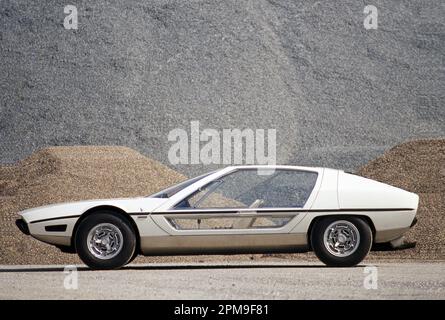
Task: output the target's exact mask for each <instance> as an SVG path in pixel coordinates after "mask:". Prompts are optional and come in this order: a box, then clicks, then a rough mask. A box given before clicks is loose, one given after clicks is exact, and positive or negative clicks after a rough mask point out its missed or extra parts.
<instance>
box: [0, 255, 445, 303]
mask: <svg viewBox="0 0 445 320" xmlns="http://www.w3.org/2000/svg"><path fill="white" fill-rule="evenodd" d="M76 278H77V280H76ZM76 284H77V288H76ZM0 288H1V289H0V298H1V299H252V300H255V299H340V300H349V299H445V262H421V263H420V262H405V263H393V262H391V263H390V262H388V263H386V262H375V263H372V261H368V262H366V261H365V263H363V264H361V265H359V266H357V267H354V268H328V267H325V266H324V265H322V264H320V263H310V262H304V263H282V262H268V263H257V262H252V263H244V262H243V263H201V264H196V263H191V264H176V263H174V264H171V263H168V264H132V265H129V266H127V267H125V268H123V269H121V270H113V271H91V270H89V269H88V268H86V267H85V266H80V265H79V266H77V273H75V272H73V271H72V269H66V270H65V266H61V265H51V266H49V265H45V266H12V265H8V266H6V265H2V266H0Z"/></svg>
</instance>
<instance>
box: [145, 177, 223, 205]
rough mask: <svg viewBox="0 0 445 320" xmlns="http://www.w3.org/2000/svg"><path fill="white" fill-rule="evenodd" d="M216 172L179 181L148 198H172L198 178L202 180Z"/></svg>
mask: <svg viewBox="0 0 445 320" xmlns="http://www.w3.org/2000/svg"><path fill="white" fill-rule="evenodd" d="M214 172H216V171H212V172H209V173H206V174H203V175H200V176H198V177H195V178H191V179H188V180H185V181H183V182H181V183H178V184H175V185H173V186H171V187H168V188H167V189H164V190H161V191H159V192H156V193H155V194H152V195H149V196H148V198H170V197H171V196H173V195H175V194H176V193H178V192H179V191H181V190H182V189H184V188H186V187H188V186H189V185H191V184H193V183H195V182H196V181H198V180H201V179H202V178H205V177H207V176H209V175H211V174H212V173H214Z"/></svg>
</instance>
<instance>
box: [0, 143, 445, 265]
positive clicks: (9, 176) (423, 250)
mask: <svg viewBox="0 0 445 320" xmlns="http://www.w3.org/2000/svg"><path fill="white" fill-rule="evenodd" d="M444 164H445V140H420V141H413V142H408V143H404V144H402V145H399V146H397V147H395V148H393V149H391V150H389V151H388V152H387V153H385V154H384V155H383V156H381V157H379V158H377V159H375V160H374V161H371V162H370V163H369V164H367V165H366V166H364V167H363V168H361V169H360V170H359V172H358V173H359V174H360V175H363V176H366V177H370V178H373V179H376V180H379V181H382V182H385V183H389V184H392V185H394V186H398V187H401V188H404V189H406V190H409V191H413V192H416V193H418V194H419V195H420V197H421V202H420V209H419V212H418V218H419V222H418V224H417V225H416V227H415V228H413V229H412V230H410V231H409V233H408V234H407V241H408V242H417V245H416V246H415V247H414V248H412V249H405V250H397V251H393V250H391V251H373V252H371V254H370V256H369V258H370V259H422V260H437V259H445V254H444V253H445V252H444V248H445V231H444V230H445V218H444V214H445V203H444V199H445V197H444V196H445V165H444ZM183 179H185V176H183V175H181V174H178V173H177V172H175V171H173V170H171V169H169V168H167V167H165V166H164V165H162V164H160V163H158V162H156V161H153V160H151V159H149V158H146V157H144V156H142V155H141V154H139V153H138V152H136V151H134V150H132V149H129V148H125V147H52V148H47V149H43V150H41V151H39V152H37V153H35V154H33V155H31V156H30V157H29V158H26V159H25V160H23V161H21V162H19V163H18V164H17V165H15V166H3V167H0V230H1V231H0V243H1V246H0V264H53V263H57V264H65V263H80V261H79V259H78V258H77V256H76V255H69V254H64V253H61V252H60V251H59V250H58V249H56V248H53V247H52V246H49V245H45V244H42V243H40V242H39V241H37V240H34V239H32V238H30V237H25V236H24V235H22V234H21V233H20V232H19V231H18V230H17V228H16V227H15V225H14V221H15V219H16V212H17V211H19V210H23V209H25V208H30V207H35V206H40V205H45V204H50V203H55V202H64V201H72V200H83V199H93V198H110V197H131V196H139V195H145V194H150V193H152V192H155V191H157V190H159V189H161V188H163V187H166V186H167V185H170V184H173V183H175V182H179V181H181V180H183ZM251 259H255V260H256V259H299V260H314V259H315V256H314V255H313V253H299V254H270V255H234V256H229V257H227V256H186V257H184V256H175V257H139V258H138V259H137V260H136V261H135V262H172V261H181V262H196V261H198V262H199V261H211V260H212V261H218V260H219V261H227V260H251Z"/></svg>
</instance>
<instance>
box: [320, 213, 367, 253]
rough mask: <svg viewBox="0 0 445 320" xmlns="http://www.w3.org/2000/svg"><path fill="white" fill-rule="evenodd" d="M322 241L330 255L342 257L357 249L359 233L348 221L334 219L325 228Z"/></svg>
mask: <svg viewBox="0 0 445 320" xmlns="http://www.w3.org/2000/svg"><path fill="white" fill-rule="evenodd" d="M323 243H324V246H325V247H326V249H327V250H328V251H329V252H330V253H331V254H332V255H334V256H336V257H342V258H344V257H347V256H349V255H351V254H353V253H354V252H355V250H357V248H358V246H359V244H360V233H359V231H358V229H357V227H356V226H355V225H354V224H353V223H351V222H349V221H346V220H338V221H334V222H333V223H331V224H330V225H329V226H328V227H327V228H326V230H325V232H324V236H323Z"/></svg>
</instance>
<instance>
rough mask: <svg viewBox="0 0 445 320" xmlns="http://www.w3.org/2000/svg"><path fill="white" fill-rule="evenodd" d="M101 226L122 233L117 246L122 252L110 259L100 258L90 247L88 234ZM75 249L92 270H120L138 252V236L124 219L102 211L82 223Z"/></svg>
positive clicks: (78, 229) (77, 232) (77, 233)
mask: <svg viewBox="0 0 445 320" xmlns="http://www.w3.org/2000/svg"><path fill="white" fill-rule="evenodd" d="M101 224H106V226H110V225H111V226H112V227H114V228H117V229H118V230H119V231H120V234H119V235H118V238H119V239H120V240H121V241H120V245H117V247H118V248H120V251H118V253H114V254H115V256H111V255H110V258H106V257H104V258H98V257H97V256H95V255H94V254H93V252H92V251H93V250H90V248H89V246H88V234H89V233H90V231H91V230H92V229H93V228H95V227H97V226H99V225H101ZM114 230H116V229H114ZM116 231H117V230H116ZM116 233H119V232H116ZM75 247H76V251H77V254H78V255H79V257H80V259H81V260H82V261H83V262H84V263H85V264H86V265H87V266H89V267H90V268H92V269H97V270H99V269H105V270H106V269H118V268H121V267H122V266H124V265H126V264H127V263H128V262H129V261H130V259H131V258H132V257H133V255H134V253H135V251H136V235H135V232H134V230H133V228H132V227H131V225H130V224H129V223H128V221H127V220H126V219H125V218H124V217H120V216H119V215H118V214H115V213H114V212H112V211H100V212H96V213H93V214H91V215H89V216H87V217H86V218H85V219H83V220H82V221H81V222H80V224H79V227H78V228H77V231H76V235H75Z"/></svg>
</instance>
